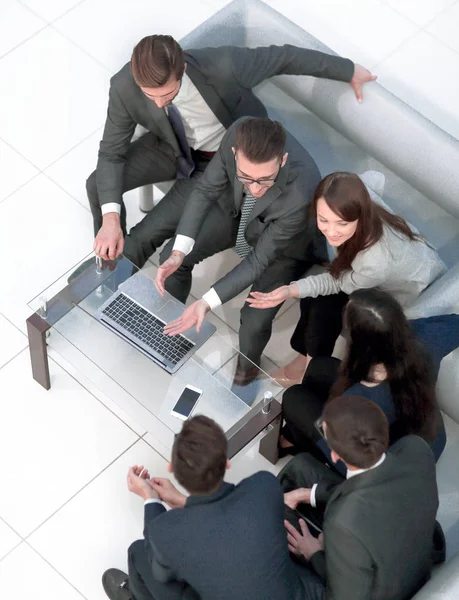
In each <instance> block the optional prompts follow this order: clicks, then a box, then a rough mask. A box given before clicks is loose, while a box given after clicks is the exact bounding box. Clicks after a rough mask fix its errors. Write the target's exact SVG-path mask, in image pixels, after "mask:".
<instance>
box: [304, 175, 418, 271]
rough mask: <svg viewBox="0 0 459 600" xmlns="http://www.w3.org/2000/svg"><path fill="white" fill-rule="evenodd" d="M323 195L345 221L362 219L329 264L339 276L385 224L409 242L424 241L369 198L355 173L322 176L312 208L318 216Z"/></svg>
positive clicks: (368, 245) (380, 234)
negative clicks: (318, 205) (318, 203)
mask: <svg viewBox="0 0 459 600" xmlns="http://www.w3.org/2000/svg"><path fill="white" fill-rule="evenodd" d="M319 198H323V199H324V200H325V202H326V203H327V205H328V207H329V208H330V210H332V211H333V212H334V213H335V214H336V215H338V216H339V217H341V218H342V219H343V220H344V221H348V222H350V221H356V220H357V219H358V220H359V222H358V225H357V229H356V231H355V233H354V235H353V236H352V237H351V238H350V239H349V240H347V241H346V242H344V244H342V245H341V246H339V247H338V251H337V256H336V258H335V259H334V261H333V262H332V263H331V265H330V267H329V272H330V274H331V275H332V276H333V277H335V278H336V279H337V278H338V277H339V276H340V275H341V273H342V272H343V271H347V270H348V269H350V268H351V264H352V261H353V260H354V259H355V257H356V255H357V254H358V253H359V252H361V251H362V250H366V249H367V248H370V247H371V246H373V245H374V244H376V242H378V241H379V240H380V239H381V237H382V235H383V226H384V225H386V226H388V227H390V228H391V229H393V230H394V231H396V232H398V233H401V234H402V235H404V236H405V237H406V238H408V239H409V240H410V241H415V240H422V238H421V237H420V236H419V235H417V234H415V233H413V231H411V229H410V226H409V225H408V223H407V222H406V221H405V219H403V218H402V217H399V216H398V215H393V214H392V213H390V212H388V211H387V210H386V209H385V208H383V207H382V206H379V205H378V204H376V203H375V202H373V201H372V199H371V198H370V194H369V193H368V190H367V188H366V187H365V184H364V183H363V181H362V180H361V179H360V177H359V176H358V175H356V174H355V173H347V172H338V173H331V174H330V175H327V176H326V177H324V178H323V179H322V181H321V182H320V183H319V185H318V186H317V188H316V191H315V192H314V196H313V200H312V210H313V213H314V217H316V218H317V202H318V201H319Z"/></svg>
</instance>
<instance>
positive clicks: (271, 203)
mask: <svg viewBox="0 0 459 600" xmlns="http://www.w3.org/2000/svg"><path fill="white" fill-rule="evenodd" d="M246 118H247V117H246ZM241 120H243V119H240V120H239V121H237V122H236V123H234V125H232V126H231V127H230V128H229V129H228V131H227V132H226V134H225V136H224V138H223V140H222V143H221V144H220V148H219V150H218V152H217V153H216V154H215V156H214V157H213V159H212V160H211V162H210V163H209V166H208V167H207V169H206V171H205V173H204V175H203V176H202V177H201V178H200V179H199V181H198V182H197V183H196V187H195V188H194V189H193V192H192V193H191V195H190V198H189V200H188V202H187V204H186V206H185V210H184V212H183V215H182V218H181V219H180V223H179V225H178V227H177V231H176V233H177V234H181V235H186V236H188V237H191V238H193V239H196V237H197V235H198V233H199V231H200V228H201V226H202V225H203V222H204V219H205V217H206V215H207V214H208V212H209V211H210V210H211V208H212V207H213V205H214V204H216V203H217V202H218V203H219V204H220V206H222V208H223V210H224V211H225V212H227V213H228V214H232V215H234V216H236V215H237V214H238V213H239V212H240V210H241V206H242V203H243V185H242V183H240V182H239V181H238V180H237V179H236V163H235V160H234V154H233V151H232V147H234V146H235V142H236V128H237V126H238V124H239V123H240V121H241ZM285 151H286V152H288V158H287V162H286V164H285V165H284V167H282V169H281V170H280V172H279V175H278V178H277V181H276V183H275V184H274V186H273V187H272V188H270V189H269V190H268V191H267V192H266V193H265V195H264V196H262V197H261V198H260V199H258V200H257V201H256V204H255V207H254V208H253V210H252V212H251V213H250V217H249V220H248V222H247V227H246V230H245V237H246V239H247V241H248V243H249V244H250V245H251V246H252V247H253V251H252V252H251V253H250V254H249V255H248V256H246V258H245V259H244V260H243V261H242V262H241V263H239V265H237V266H236V267H235V268H234V269H233V270H232V271H230V272H229V273H227V274H226V275H225V276H224V277H223V278H222V279H220V280H219V281H218V282H217V283H216V284H215V285H214V286H213V287H214V288H215V291H216V292H217V294H218V296H219V298H220V300H221V301H222V302H227V301H228V300H230V299H231V298H233V297H234V296H236V295H237V294H239V293H240V292H242V290H244V289H245V288H246V287H247V286H249V285H250V284H252V283H253V282H254V281H255V280H256V279H257V278H258V277H259V276H260V275H261V274H262V273H263V271H264V270H265V269H266V268H267V267H268V266H269V265H270V264H271V263H272V262H273V261H274V260H275V259H276V258H277V257H279V256H291V257H293V258H298V259H302V260H311V261H313V260H314V259H315V260H316V261H317V257H321V256H322V257H323V259H324V260H325V258H326V253H325V243H324V239H325V238H324V237H323V236H322V235H321V234H319V233H318V230H317V226H316V224H315V222H313V220H311V219H310V218H309V214H308V207H309V204H310V200H311V197H312V194H313V192H314V190H315V188H316V186H317V184H318V183H319V181H320V173H319V170H318V168H317V166H316V164H315V162H314V161H313V159H312V158H311V156H310V155H309V154H308V153H307V152H306V150H305V149H304V148H303V147H302V146H300V144H299V143H298V142H297V141H296V140H295V138H294V137H293V136H291V135H290V134H289V133H287V143H286V147H285Z"/></svg>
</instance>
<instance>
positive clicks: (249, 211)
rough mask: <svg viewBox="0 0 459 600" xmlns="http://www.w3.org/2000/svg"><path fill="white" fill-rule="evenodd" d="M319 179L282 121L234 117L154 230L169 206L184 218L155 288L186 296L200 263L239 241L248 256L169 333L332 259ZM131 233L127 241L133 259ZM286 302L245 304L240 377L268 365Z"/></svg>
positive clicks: (165, 254) (168, 328) (244, 379)
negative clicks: (319, 222) (314, 204)
mask: <svg viewBox="0 0 459 600" xmlns="http://www.w3.org/2000/svg"><path fill="white" fill-rule="evenodd" d="M319 181H320V173H319V171H318V169H317V167H316V165H315V163H314V161H313V160H312V158H311V156H310V155H309V154H308V153H307V152H306V150H304V148H302V147H301V146H300V144H298V142H297V141H296V140H295V139H294V138H293V137H292V136H291V135H290V134H288V133H287V132H286V131H285V130H284V128H283V127H282V125H281V124H280V123H278V122H276V121H271V120H270V119H268V118H252V117H245V118H242V119H240V120H239V121H237V122H236V123H234V125H232V126H231V127H230V128H229V129H228V131H227V132H226V134H225V136H224V138H223V140H222V142H221V144H220V147H219V149H218V151H217V152H216V154H215V156H214V157H213V159H212V161H211V162H210V164H209V166H208V167H207V169H206V171H205V173H204V175H203V176H202V178H201V179H199V181H197V182H196V185H195V187H194V189H193V191H192V192H191V194H190V195H189V197H188V196H183V195H181V194H175V195H174V197H173V199H170V200H169V202H168V204H167V205H163V207H162V208H161V204H162V202H161V203H160V205H159V206H158V215H161V218H159V216H157V217H156V218H155V223H153V227H152V228H151V230H152V231H153V230H156V231H157V230H158V228H159V223H160V222H161V223H162V222H164V221H165V220H166V219H167V217H168V215H169V214H171V213H172V216H173V217H174V218H175V216H176V215H179V216H181V219H180V223H179V224H178V227H177V230H176V231H175V234H176V235H175V237H174V238H173V239H172V240H170V241H169V242H168V244H167V245H166V246H165V248H164V250H163V252H162V253H161V263H162V264H161V266H160V267H159V269H158V273H157V276H156V285H157V288H158V290H159V291H160V293H162V294H164V291H165V289H167V291H168V292H170V293H171V294H172V295H173V296H175V297H176V298H178V299H179V300H181V301H182V302H185V301H186V299H187V297H188V294H189V292H190V288H191V275H192V269H193V267H194V265H196V264H197V263H198V262H200V261H202V260H204V259H205V258H207V257H209V256H212V255H213V254H215V253H217V252H220V251H221V250H225V249H226V248H235V250H236V252H237V254H238V255H239V256H240V257H241V259H242V261H241V262H240V263H239V264H238V265H237V266H236V267H235V268H234V269H232V270H231V271H230V272H229V273H227V274H226V275H225V276H224V277H222V278H221V279H220V280H219V281H217V282H216V283H215V284H214V285H213V287H212V288H211V289H210V290H209V291H208V292H207V293H206V294H204V296H203V297H202V299H201V300H198V301H196V302H194V303H193V304H192V305H191V306H189V307H188V308H187V309H186V310H185V312H184V313H183V314H182V316H181V317H180V318H179V319H178V320H176V321H173V322H172V323H169V324H168V325H167V326H166V328H165V332H166V333H168V334H170V335H176V334H178V333H182V332H183V331H186V330H188V329H190V328H191V327H194V326H196V327H197V329H198V331H199V328H200V327H201V324H202V322H203V320H204V317H205V315H206V313H207V312H208V311H209V310H211V309H214V308H216V307H217V306H219V305H221V304H224V303H225V302H228V301H229V300H231V299H232V298H234V297H235V296H237V295H238V294H239V293H240V292H242V291H243V290H244V289H246V288H247V287H248V286H250V285H252V286H253V287H252V290H257V291H268V290H272V289H273V288H275V287H276V286H279V285H282V284H286V283H289V282H290V281H292V278H293V277H294V274H295V273H301V272H304V271H305V270H306V269H307V268H308V267H309V266H311V264H313V263H317V262H324V261H325V260H326V256H327V255H326V249H325V243H324V238H323V236H322V235H320V234H319V232H318V229H317V226H316V224H315V222H314V221H310V219H309V218H308V207H309V202H310V198H311V197H312V194H313V192H314V190H315V188H316V186H317V184H318V183H319ZM166 213H167V214H166ZM150 218H153V215H152V214H151V215H148V217H147V220H149V219H150ZM155 224H156V225H155ZM130 238H131V236H127V238H126V253H127V255H128V256H129V252H130V247H131V245H130V242H131V239H130ZM153 240H155V237H153ZM145 245H146V244H144V247H145ZM278 309H279V307H278V306H277V307H274V308H272V309H267V310H262V311H260V310H256V309H253V308H251V307H250V306H249V305H248V304H246V305H245V306H244V307H243V308H242V310H241V327H240V330H239V347H240V350H241V353H242V355H243V357H240V359H239V360H240V362H239V365H238V371H237V374H236V383H239V384H242V385H244V384H248V383H249V382H250V381H252V379H253V378H255V377H256V376H257V375H258V372H259V371H258V369H257V368H256V367H254V365H253V364H252V363H255V364H259V363H260V358H261V354H262V352H263V350H264V348H265V346H266V344H267V343H268V340H269V338H270V335H271V327H272V321H273V319H274V317H275V315H276V313H277V310H278ZM244 357H247V358H248V359H249V360H246V358H244ZM250 361H252V362H250Z"/></svg>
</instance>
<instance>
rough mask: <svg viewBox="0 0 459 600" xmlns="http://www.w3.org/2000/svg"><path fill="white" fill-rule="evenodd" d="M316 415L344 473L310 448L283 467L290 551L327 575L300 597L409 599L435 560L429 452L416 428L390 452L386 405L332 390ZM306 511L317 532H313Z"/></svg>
mask: <svg viewBox="0 0 459 600" xmlns="http://www.w3.org/2000/svg"><path fill="white" fill-rule="evenodd" d="M322 419H323V434H324V436H325V438H326V440H327V442H328V445H329V446H330V449H331V456H332V460H333V462H337V461H338V460H342V461H343V462H344V463H345V465H346V467H347V478H346V479H345V480H343V478H342V477H341V476H340V475H338V474H336V473H333V472H332V471H331V469H329V468H327V467H326V466H325V465H324V464H323V463H321V462H319V461H317V460H316V459H314V458H313V457H312V456H311V455H310V454H299V455H298V456H296V457H295V458H293V459H292V461H291V462H290V463H289V464H288V465H287V466H286V467H284V469H283V470H282V471H281V472H280V473H279V479H280V482H281V485H282V488H283V490H284V492H285V495H284V501H285V503H286V505H287V507H286V518H287V520H286V522H285V524H286V528H287V531H288V542H289V549H290V551H291V552H292V553H293V554H294V555H295V556H296V557H297V558H298V559H299V560H300V561H301V562H303V563H305V564H306V565H308V566H309V567H310V573H311V575H314V577H316V576H317V575H319V576H320V577H321V578H322V581H323V587H322V590H320V589H318V588H317V587H316V588H313V589H312V593H310V594H309V595H307V596H306V598H308V600H322V599H323V598H324V597H325V598H330V599H333V600H369V599H370V598H371V599H372V600H389V599H390V600H408V599H409V598H411V597H412V596H413V594H415V593H416V592H417V591H418V590H419V589H420V588H421V587H422V585H424V583H425V582H426V581H427V580H428V579H429V577H430V573H431V568H432V556H433V549H434V528H435V516H436V513H437V509H438V490H437V483H436V476H435V461H434V457H433V454H432V451H431V449H430V448H429V446H428V444H427V443H426V442H425V441H424V440H423V439H421V438H419V437H415V436H407V437H405V438H402V439H401V440H399V441H398V442H396V443H395V444H394V445H393V446H391V448H390V449H389V450H387V447H388V442H389V426H388V423H387V419H386V417H385V416H384V413H383V412H382V410H381V409H380V408H379V407H378V406H377V405H376V404H374V403H373V402H371V401H370V400H367V399H365V398H362V397H359V396H341V397H338V398H334V399H333V400H331V401H330V402H328V403H327V405H326V406H325V409H324V412H323V415H322ZM304 516H306V517H307V518H309V520H310V522H312V523H313V524H315V525H316V526H318V527H319V528H320V529H322V528H323V534H321V535H320V536H319V537H318V538H317V537H315V536H313V535H312V534H311V533H310V531H309V529H308V527H307V525H306V523H305V521H304V520H303V518H304ZM315 535H317V533H316V534H315ZM304 575H305V576H306V572H304ZM314 581H316V579H315V578H314Z"/></svg>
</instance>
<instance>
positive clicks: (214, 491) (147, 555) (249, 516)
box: [102, 416, 322, 600]
mask: <svg viewBox="0 0 459 600" xmlns="http://www.w3.org/2000/svg"><path fill="white" fill-rule="evenodd" d="M228 467H229V463H228V460H227V441H226V438H225V435H224V433H223V431H222V429H221V428H220V427H219V426H218V425H217V424H216V423H215V422H214V421H212V420H211V419H208V418H207V417H203V416H197V417H193V418H192V419H190V420H188V421H186V422H185V423H184V425H183V429H182V431H181V433H180V434H179V435H178V436H177V437H176V439H175V442H174V446H173V450H172V462H171V465H170V470H171V471H172V470H173V472H174V474H175V476H176V478H177V481H178V482H179V483H180V484H181V485H182V486H183V487H184V488H185V489H186V490H187V491H188V492H189V493H190V496H188V498H187V497H186V496H184V495H183V494H181V493H180V492H179V491H178V490H177V489H176V488H175V487H174V486H173V485H172V483H171V482H170V481H169V480H167V479H158V478H152V479H151V480H150V479H148V477H149V474H148V472H146V471H144V470H143V468H142V467H138V466H136V467H133V468H132V469H130V471H129V475H128V485H129V488H130V489H131V491H133V492H135V493H137V494H139V495H140V496H141V497H142V498H143V499H144V500H145V529H144V537H145V539H144V540H139V541H137V542H134V543H133V544H132V545H131V546H130V548H129V552H128V563H129V576H128V575H127V574H126V573H123V572H122V571H120V570H118V569H109V570H108V571H106V572H105V573H104V575H103V578H102V582H103V586H104V589H105V591H106V593H107V595H108V597H109V598H110V600H153V599H154V600H179V599H189V600H192V599H198V598H199V599H201V600H248V599H250V600H301V599H303V598H307V597H308V594H311V595H312V594H314V593H315V587H316V586H318V587H319V589H320V588H321V587H322V584H321V582H320V580H319V578H318V577H314V576H313V575H312V576H311V577H310V578H308V579H307V580H306V579H305V580H304V582H303V581H302V579H301V578H300V575H299V573H300V571H301V570H302V567H300V566H298V565H296V564H294V563H293V561H292V560H291V559H290V557H289V553H288V549H287V540H286V536H285V530H284V526H283V514H284V504H283V496H282V491H281V489H280V486H279V482H278V481H277V479H276V478H275V477H274V476H273V475H271V474H270V473H267V472H260V473H256V474H255V475H252V476H251V477H248V478H247V479H244V480H243V481H242V482H241V483H240V484H239V485H232V484H229V483H225V482H224V481H223V477H224V474H225V470H226V468H228ZM142 471H143V473H142ZM161 501H164V502H167V504H169V506H170V507H171V509H172V510H170V511H166V509H165V508H164V506H163V504H162V502H161Z"/></svg>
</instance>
